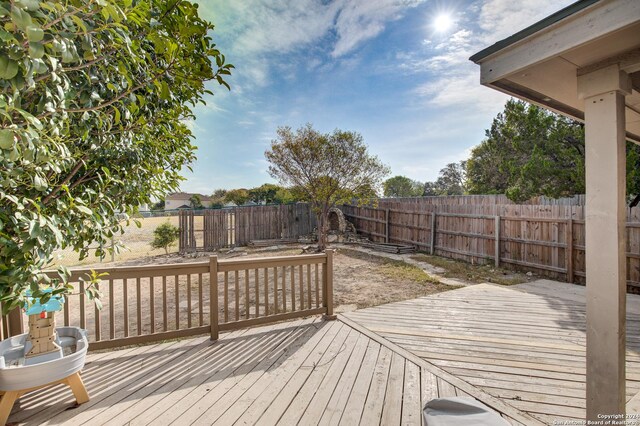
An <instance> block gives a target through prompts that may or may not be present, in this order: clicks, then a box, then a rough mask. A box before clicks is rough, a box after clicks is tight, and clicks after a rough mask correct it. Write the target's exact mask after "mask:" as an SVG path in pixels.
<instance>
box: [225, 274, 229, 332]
mask: <svg viewBox="0 0 640 426" xmlns="http://www.w3.org/2000/svg"><path fill="white" fill-rule="evenodd" d="M224 322H229V273H228V272H227V271H225V272H224Z"/></svg>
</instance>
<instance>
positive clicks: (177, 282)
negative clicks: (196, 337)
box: [173, 275, 180, 330]
mask: <svg viewBox="0 0 640 426" xmlns="http://www.w3.org/2000/svg"><path fill="white" fill-rule="evenodd" d="M178 278H179V277H178V276H177V275H176V276H174V277H173V285H174V287H175V290H176V293H175V294H174V297H175V299H176V330H180V280H179V279H178Z"/></svg>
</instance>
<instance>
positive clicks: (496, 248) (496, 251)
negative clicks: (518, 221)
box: [494, 216, 500, 268]
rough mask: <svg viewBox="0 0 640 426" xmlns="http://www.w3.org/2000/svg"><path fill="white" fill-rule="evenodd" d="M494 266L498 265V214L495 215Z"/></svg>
mask: <svg viewBox="0 0 640 426" xmlns="http://www.w3.org/2000/svg"><path fill="white" fill-rule="evenodd" d="M494 226H495V232H494V233H495V237H496V239H495V246H494V251H495V266H496V268H497V267H498V266H500V216H496V217H495V225H494Z"/></svg>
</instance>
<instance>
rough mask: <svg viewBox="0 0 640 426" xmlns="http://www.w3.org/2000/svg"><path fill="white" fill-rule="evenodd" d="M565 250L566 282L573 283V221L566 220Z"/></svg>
mask: <svg viewBox="0 0 640 426" xmlns="http://www.w3.org/2000/svg"><path fill="white" fill-rule="evenodd" d="M566 241H567V248H566V249H565V263H566V267H567V282H570V283H572V282H573V219H572V218H569V219H567V233H566Z"/></svg>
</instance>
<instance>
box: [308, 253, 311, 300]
mask: <svg viewBox="0 0 640 426" xmlns="http://www.w3.org/2000/svg"><path fill="white" fill-rule="evenodd" d="M307 309H311V264H308V265H307Z"/></svg>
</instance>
